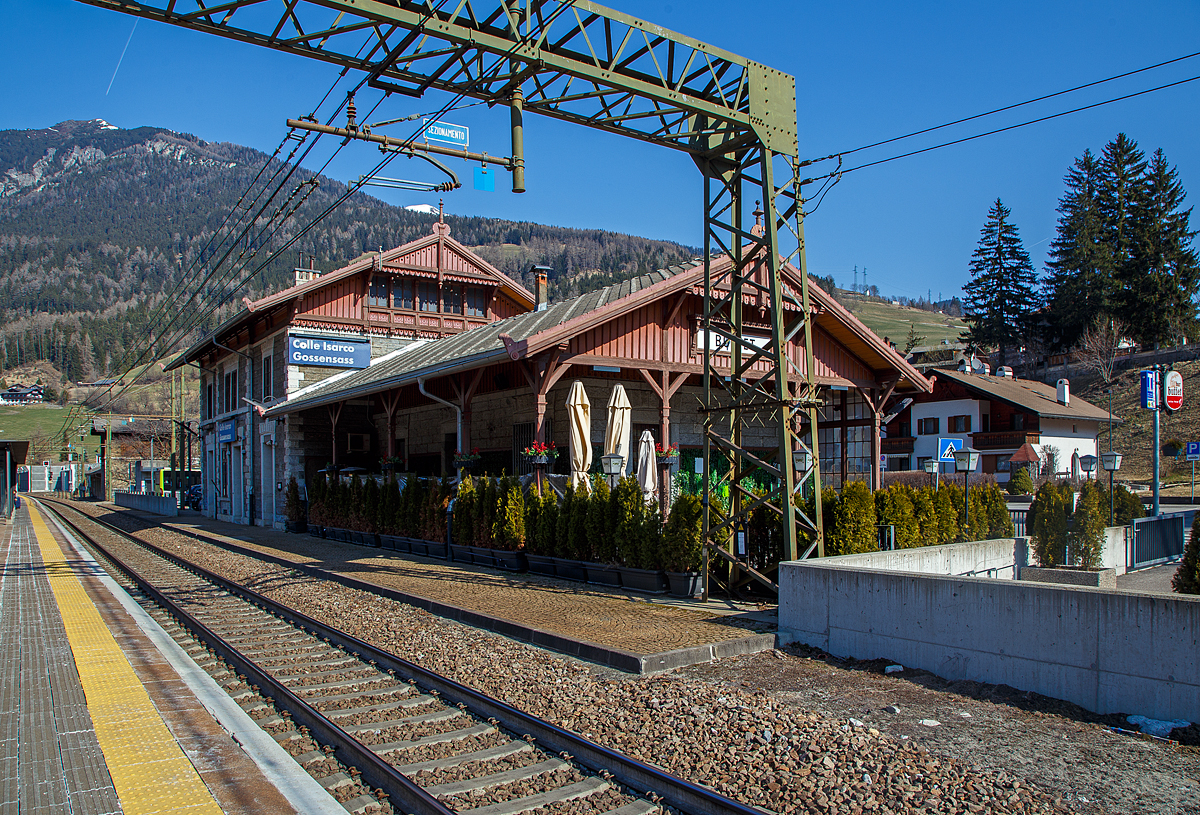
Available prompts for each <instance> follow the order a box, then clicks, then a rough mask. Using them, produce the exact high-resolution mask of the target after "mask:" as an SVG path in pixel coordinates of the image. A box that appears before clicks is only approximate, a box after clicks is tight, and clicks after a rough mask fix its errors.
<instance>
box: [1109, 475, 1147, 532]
mask: <svg viewBox="0 0 1200 815" xmlns="http://www.w3.org/2000/svg"><path fill="white" fill-rule="evenodd" d="M1106 492H1107V491H1106ZM1107 498H1108V495H1107V494H1105V496H1104V497H1103V498H1102V499H1101V502H1102V503H1103V501H1104V500H1106V499H1107ZM1112 511H1113V524H1115V525H1116V526H1128V525H1129V524H1130V523H1132V522H1133V519H1134V518H1144V517H1146V507H1145V505H1144V504H1143V503H1142V499H1141V498H1138V497H1137V496H1136V495H1134V494H1133V493H1132V492H1130V491H1129V488H1128V487H1126V486H1125V485H1124V484H1114V485H1113V490H1112Z"/></svg>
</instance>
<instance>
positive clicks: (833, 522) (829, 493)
mask: <svg viewBox="0 0 1200 815" xmlns="http://www.w3.org/2000/svg"><path fill="white" fill-rule="evenodd" d="M837 505H838V494H837V490H835V489H834V488H833V487H830V486H828V485H827V486H824V487H822V488H821V514H822V517H823V519H824V522H825V554H826V555H833V554H836V553H837V552H838V550H840V549H841V546H842V543H841V541H842V536H841V531H840V530H839V529H838V525H837Z"/></svg>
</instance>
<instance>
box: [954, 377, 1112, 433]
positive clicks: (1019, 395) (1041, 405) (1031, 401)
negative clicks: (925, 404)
mask: <svg viewBox="0 0 1200 815" xmlns="http://www.w3.org/2000/svg"><path fill="white" fill-rule="evenodd" d="M934 376H935V378H937V379H947V380H950V381H952V382H956V383H958V384H960V385H962V386H963V387H965V388H967V389H968V390H973V391H975V392H976V393H979V394H980V395H982V396H984V397H985V398H987V399H998V400H1000V401H1001V402H1007V403H1009V404H1010V405H1013V406H1014V407H1018V408H1021V409H1022V410H1026V411H1029V412H1030V413H1036V414H1037V415H1038V416H1044V417H1046V418H1050V419H1090V420H1093V421H1102V422H1105V423H1107V422H1108V421H1109V415H1108V411H1106V410H1104V409H1103V408H1099V407H1096V406H1095V405H1093V404H1092V403H1091V402H1088V401H1086V400H1084V399H1080V398H1079V397H1078V396H1074V395H1072V396H1071V399H1070V404H1067V405H1064V404H1062V403H1061V402H1059V401H1058V389H1057V388H1055V387H1054V386H1053V385H1047V384H1046V383H1044V382H1038V381H1037V380H1034V379H1008V378H1007V377H1002V376H990V375H984V374H968V373H963V372H961V371H950V370H946V369H941V370H938V371H937V372H936V373H935V374H934ZM1112 421H1113V422H1114V423H1118V422H1120V421H1121V420H1120V419H1119V418H1117V417H1115V416H1114V417H1113V418H1112Z"/></svg>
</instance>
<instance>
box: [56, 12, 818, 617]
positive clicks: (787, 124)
mask: <svg viewBox="0 0 1200 815" xmlns="http://www.w3.org/2000/svg"><path fill="white" fill-rule="evenodd" d="M80 2H84V3H87V4H89V5H93V6H98V7H100V8H105V9H110V10H114V11H119V12H122V13H126V14H133V15H137V16H139V17H145V18H148V19H151V20H157V21H160V22H164V23H169V24H172V25H176V26H181V27H184V28H189V29H192V30H196V31H200V32H204V33H209V34H216V35H219V36H222V37H227V38H230V39H234V40H238V41H241V42H246V43H251V44H255V45H260V46H263V47H266V48H271V49H274V50H277V51H282V52H285V53H289V54H294V55H298V56H303V57H307V58H311V59H317V60H320V61H323V62H327V63H330V64H333V65H338V66H341V67H344V68H349V69H351V70H355V71H361V72H363V73H364V74H365V78H366V84H367V85H369V86H370V87H372V88H375V89H377V90H379V91H381V92H384V93H387V94H401V95H403V96H407V97H414V98H419V97H421V96H423V95H424V94H425V93H426V92H427V91H429V90H435V91H445V92H448V93H452V94H461V95H462V96H464V97H469V98H473V99H480V100H484V101H487V102H489V103H492V104H501V105H508V106H511V107H512V108H513V109H514V111H515V113H514V117H513V119H514V147H515V146H516V135H517V134H516V130H517V124H516V123H518V122H519V120H520V116H519V115H518V114H519V113H521V112H531V113H538V114H542V115H545V116H550V117H553V118H557V119H562V120H565V121H570V122H575V123H576V124H581V125H584V126H586V127H591V128H594V129H598V130H604V131H607V132H610V133H617V134H620V135H622V136H627V137H630V138H635V139H639V140H641V141H645V142H650V143H652V144H658V145H661V146H664V147H669V148H671V149H674V150H680V151H684V152H687V153H689V154H690V155H691V156H692V157H693V159H694V160H695V161H696V163H697V165H698V166H699V167H700V169H701V171H702V172H703V173H704V176H705V209H704V224H705V236H704V243H705V254H706V264H705V292H704V293H705V301H704V320H703V322H704V328H705V338H706V340H705V353H704V370H705V373H704V390H705V405H704V410H705V413H706V419H707V421H706V425H705V436H704V450H705V455H704V461H705V484H706V487H705V505H706V511H705V535H706V540H707V541H709V544H710V545H709V546H707V547H706V582H705V586H706V593H707V571H708V570H707V559H708V556H709V554H712V553H718V552H725V554H726V555H728V552H726V551H725V547H724V544H725V541H726V539H727V538H728V536H729V533H730V532H731V530H734V529H737V528H738V525H739V524H740V523H742V522H744V521H745V519H746V517H747V514H748V513H749V512H750V511H752V510H754V509H755V508H757V507H758V506H760V505H765V506H768V507H770V509H771V510H773V511H775V512H777V513H778V514H779V515H780V516H781V520H782V527H783V540H784V552H783V553H782V554H784V555H785V556H786V557H788V558H789V559H795V558H796V557H797V556H798V555H800V554H801V553H800V551H799V547H800V543H801V539H802V537H803V536H807V538H810V539H811V540H810V542H809V546H808V547H807V551H805V552H804V553H803V554H804V556H807V555H808V554H809V553H810V552H811V551H813V549H815V550H816V551H817V552H818V554H823V541H822V535H821V529H822V519H821V503H820V495H821V491H820V473H819V461H820V458H819V456H818V454H817V434H816V427H817V424H816V422H817V417H816V405H817V403H818V400H817V396H818V394H817V387H816V383H815V379H814V376H815V371H814V366H813V352H812V325H811V320H810V317H811V310H810V304H809V297H808V275H807V268H806V265H805V261H804V234H803V202H802V199H801V198H800V189H799V184H800V182H799V178H798V176H797V171H798V169H799V161H798V146H797V123H796V86H795V79H794V78H793V77H791V76H788V75H787V74H784V73H782V72H780V71H776V70H774V69H772V68H769V67H767V66H765V65H761V64H759V63H757V62H753V61H751V60H747V59H745V58H743V57H739V56H737V55H735V54H731V53H729V52H727V51H724V50H722V49H719V48H715V47H713V46H711V45H708V44H707V43H703V42H701V41H699V40H695V39H692V38H689V37H686V36H683V35H681V34H677V33H675V32H672V31H669V30H667V29H664V28H662V27H660V26H656V25H653V24H651V23H647V22H644V21H642V20H639V19H637V18H635V17H631V16H629V15H626V14H622V13H620V12H616V11H613V10H611V9H607V8H605V7H603V6H600V5H597V4H595V3H592V2H590V0H424V2H415V1H414V0H386V1H385V0H215V2H212V0H80ZM363 130H364V132H365V128H364V129H363ZM780 168H782V172H781V173H780V177H779V183H777V182H776V176H775V174H776V172H777V170H779V169H780ZM751 198H753V199H755V200H759V201H762V202H763V206H764V209H765V214H766V219H765V223H764V229H763V230H762V234H761V235H758V234H754V233H753V232H751V231H749V230H747V229H746V228H745V223H744V212H743V210H744V206H743V203H744V201H748V200H751ZM781 235H790V239H789V245H791V243H792V242H793V241H794V245H795V249H793V250H792V251H791V253H790V254H789V255H788V256H787V257H786V258H781V257H780V256H779V251H780V246H779V244H780V236H781ZM714 253H717V254H719V253H728V254H729V255H730V256H731V257H732V258H733V261H734V262H733V264H732V267H731V268H730V269H729V270H728V271H726V272H723V273H721V274H720V275H718V277H717V278H716V279H713V272H712V261H713V260H714ZM764 259H765V260H764ZM759 262H765V263H766V266H767V274H766V276H765V279H762V277H761V276H760V277H759V278H758V279H756V278H755V275H754V268H755V264H757V263H759ZM784 262H790V263H791V264H792V265H793V266H794V267H795V268H797V269H799V270H800V271H801V272H802V274H801V275H800V278H801V281H802V282H801V286H800V291H799V292H798V293H797V292H795V291H793V290H791V289H788V288H785V286H784V284H783V280H782V277H781V274H780V272H781V268H782V265H783V263H784ZM748 297H754V298H755V299H756V301H759V302H762V301H765V304H766V308H767V309H768V311H769V313H770V314H771V319H772V323H771V329H770V331H771V337H770V342H769V344H768V345H767V346H766V347H759V346H757V345H754V344H752V343H749V342H746V341H745V340H744V339H743V338H742V331H741V328H742V324H741V321H742V316H741V308H742V302H743V298H748ZM713 338H720V339H723V340H725V341H728V342H730V343H731V344H732V348H731V353H730V354H729V355H728V357H729V359H730V360H731V363H732V371H730V370H729V369H723V368H721V367H719V364H718V363H719V360H720V357H721V355H719V354H714V353H713V351H714V349H713V348H711V347H709V345H710V342H709V341H710V340H712V339H713ZM793 341H794V342H795V343H796V345H795V346H791V343H792V342H793ZM789 347H796V348H798V349H799V353H798V356H797V357H795V358H794V357H793V356H792V355H791V354H790V353H789ZM756 365H759V366H760V367H759V368H757V369H755V370H753V371H752V370H751V369H752V368H754V366H756ZM762 366H765V369H764V367H762ZM731 374H732V375H731ZM730 375H731V376H730ZM726 376H730V379H729V380H728V381H727V380H726V379H725V377H726ZM756 422H762V423H773V424H774V426H776V427H777V429H778V434H777V458H776V462H775V463H774V464H772V463H771V462H770V461H768V460H766V459H763V458H761V457H757V456H754V455H752V454H750V453H748V452H747V451H745V450H744V449H743V448H742V446H741V443H740V440H741V435H742V431H743V429H744V428H745V427H747V426H748V425H749V424H751V423H756ZM806 437H807V441H806ZM664 441H666V440H664ZM714 448H715V449H716V450H719V451H723V452H724V453H726V454H728V455H730V456H731V459H732V461H733V464H732V467H731V468H730V469H728V470H726V471H725V472H724V473H722V474H720V478H719V481H720V483H727V484H730V485H731V486H732V507H733V511H732V512H731V513H728V514H724V515H721V514H718V515H714V514H713V513H712V510H713V506H712V504H711V502H710V501H709V498H710V497H711V496H710V488H711V486H712V484H714V483H717V481H718V479H717V478H716V476H715V474H713V473H712V471H711V468H712V466H713V460H712V452H713V450H714ZM793 450H806V451H807V452H808V453H809V461H810V462H811V463H810V465H809V466H808V468H807V470H806V472H805V473H802V474H800V477H799V478H797V474H796V473H795V472H794V470H793V461H792V452H793ZM754 470H760V471H763V472H766V473H768V474H769V475H771V476H772V477H773V478H774V479H775V483H776V485H777V486H776V487H775V488H774V489H773V490H772V491H771V492H770V493H769V494H768V495H767V496H766V497H764V498H761V499H760V498H755V497H754V496H752V495H750V494H749V493H746V492H745V491H743V490H741V489H740V487H739V486H738V482H739V481H740V479H741V478H742V477H743V476H745V475H746V474H747V473H749V472H752V471H754ZM710 476H713V477H710ZM806 483H808V484H811V488H812V489H813V490H814V492H815V495H816V504H815V511H814V512H812V513H811V517H810V516H809V515H808V514H805V513H804V512H803V511H798V510H797V502H798V501H797V498H798V488H799V485H801V484H806ZM718 556H719V555H718ZM739 568H740V567H739ZM751 576H752V577H754V579H758V580H760V581H761V582H764V583H766V584H767V585H772V586H773V585H774V584H773V583H772V582H771V581H770V580H769V579H768V578H766V577H765V576H762V575H753V574H752V575H751Z"/></svg>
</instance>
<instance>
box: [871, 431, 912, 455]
mask: <svg viewBox="0 0 1200 815" xmlns="http://www.w3.org/2000/svg"><path fill="white" fill-rule="evenodd" d="M914 441H915V439H913V438H912V437H911V436H909V437H907V438H894V439H880V440H879V443H880V449H879V451H880V452H881V453H883V454H884V455H885V456H904V455H908V454H909V453H911V452H912V451H913V442H914Z"/></svg>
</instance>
